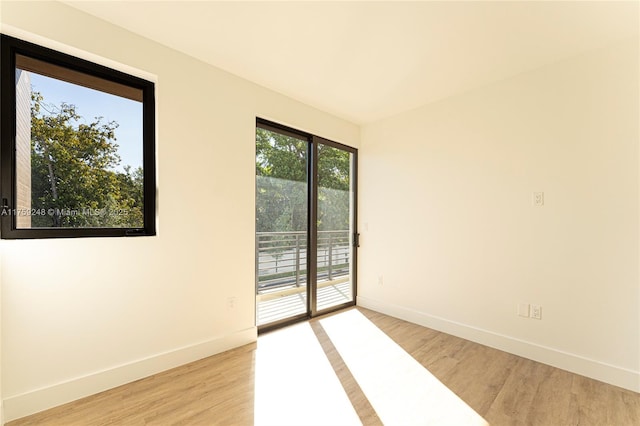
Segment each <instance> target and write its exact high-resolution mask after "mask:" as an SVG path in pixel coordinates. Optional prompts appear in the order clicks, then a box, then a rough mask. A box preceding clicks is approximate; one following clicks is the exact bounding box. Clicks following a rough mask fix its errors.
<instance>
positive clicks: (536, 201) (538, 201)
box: [533, 192, 544, 207]
mask: <svg viewBox="0 0 640 426" xmlns="http://www.w3.org/2000/svg"><path fill="white" fill-rule="evenodd" d="M533 205H534V206H535V207H542V206H544V192H534V193H533Z"/></svg>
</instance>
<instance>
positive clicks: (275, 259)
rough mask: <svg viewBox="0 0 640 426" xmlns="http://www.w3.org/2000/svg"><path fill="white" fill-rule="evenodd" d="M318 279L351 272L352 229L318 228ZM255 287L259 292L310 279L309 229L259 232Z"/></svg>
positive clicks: (331, 277) (334, 277)
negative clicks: (308, 257) (331, 229)
mask: <svg viewBox="0 0 640 426" xmlns="http://www.w3.org/2000/svg"><path fill="white" fill-rule="evenodd" d="M317 253H318V281H322V280H329V281H331V280H334V279H336V278H338V277H344V276H347V275H349V262H350V255H351V250H350V238H349V231H319V232H318V249H317ZM256 259H257V261H256V289H257V293H258V294H264V293H270V292H273V291H277V290H280V289H283V288H292V287H301V286H304V285H306V283H307V233H306V232H304V231H301V232H257V233H256Z"/></svg>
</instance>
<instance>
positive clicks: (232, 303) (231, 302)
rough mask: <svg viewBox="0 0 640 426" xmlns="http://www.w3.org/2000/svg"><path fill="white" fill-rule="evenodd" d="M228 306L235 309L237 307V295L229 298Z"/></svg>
mask: <svg viewBox="0 0 640 426" xmlns="http://www.w3.org/2000/svg"><path fill="white" fill-rule="evenodd" d="M227 307H228V308H229V309H233V308H235V307H236V297H235V296H232V297H229V298H227Z"/></svg>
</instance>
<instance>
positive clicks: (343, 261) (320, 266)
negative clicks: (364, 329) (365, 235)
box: [313, 138, 355, 312]
mask: <svg viewBox="0 0 640 426" xmlns="http://www.w3.org/2000/svg"><path fill="white" fill-rule="evenodd" d="M320 141H321V139H320V138H316V145H315V150H316V154H317V174H316V176H317V185H316V188H314V191H316V193H315V194H314V195H315V201H316V206H315V207H316V209H315V210H316V213H317V217H316V218H315V219H316V220H315V223H316V224H317V226H316V239H315V246H316V268H317V270H316V274H315V276H316V280H315V286H314V293H315V297H314V298H313V299H315V308H316V311H317V312H323V311H325V310H327V309H330V308H333V307H334V306H340V305H343V304H345V303H349V302H352V301H353V300H354V298H353V283H354V276H353V272H354V270H355V268H353V260H354V251H355V250H354V248H355V247H354V244H353V239H354V232H355V230H354V226H353V224H354V217H355V215H354V213H355V209H354V205H355V199H354V193H355V188H354V182H355V179H354V175H355V174H354V159H355V152H353V151H351V150H347V149H345V148H340V147H338V146H333V145H329V143H330V142H329V141H325V140H322V142H320Z"/></svg>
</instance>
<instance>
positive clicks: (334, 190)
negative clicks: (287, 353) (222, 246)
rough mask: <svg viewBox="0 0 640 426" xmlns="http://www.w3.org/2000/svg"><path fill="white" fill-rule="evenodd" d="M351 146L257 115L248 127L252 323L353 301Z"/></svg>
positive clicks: (280, 320)
mask: <svg viewBox="0 0 640 426" xmlns="http://www.w3.org/2000/svg"><path fill="white" fill-rule="evenodd" d="M356 154H357V152H356V150H355V149H353V148H350V147H346V146H344V145H341V144H338V143H335V142H332V141H328V140H325V139H322V138H319V137H316V136H313V135H310V134H306V133H304V132H299V131H296V130H294V129H290V128H288V127H285V126H281V125H278V124H275V123H271V122H267V121H264V120H260V119H258V120H257V128H256V246H255V247H256V250H255V259H256V260H255V268H256V271H255V273H256V323H257V325H258V326H259V327H260V328H261V329H265V328H270V327H275V326H278V325H282V324H285V323H289V322H292V321H295V320H298V319H304V318H309V317H312V316H314V315H317V314H320V313H325V312H329V311H331V310H334V309H339V308H341V307H343V306H349V305H352V304H354V301H355V284H356V277H355V259H356V252H355V244H354V243H355V240H356V238H355V229H356V227H355V217H356V215H355V213H356V209H355V199H356V198H355V189H356V180H355V177H356V173H355V166H356Z"/></svg>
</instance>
